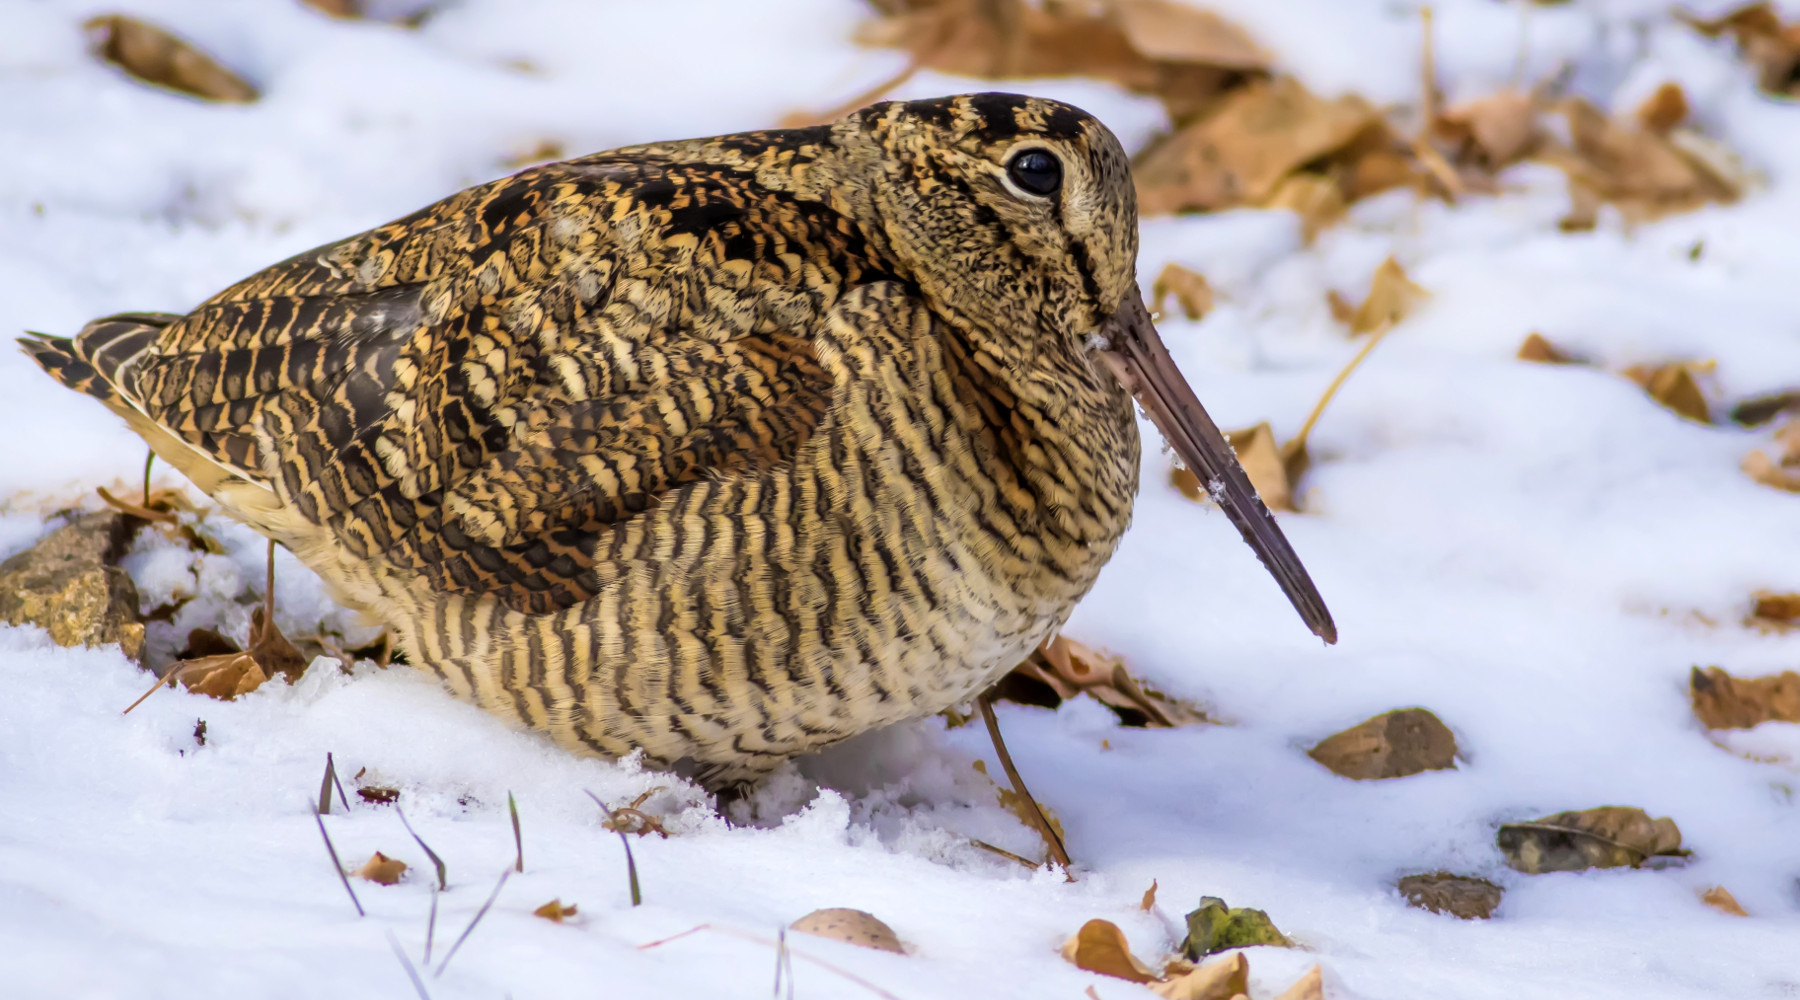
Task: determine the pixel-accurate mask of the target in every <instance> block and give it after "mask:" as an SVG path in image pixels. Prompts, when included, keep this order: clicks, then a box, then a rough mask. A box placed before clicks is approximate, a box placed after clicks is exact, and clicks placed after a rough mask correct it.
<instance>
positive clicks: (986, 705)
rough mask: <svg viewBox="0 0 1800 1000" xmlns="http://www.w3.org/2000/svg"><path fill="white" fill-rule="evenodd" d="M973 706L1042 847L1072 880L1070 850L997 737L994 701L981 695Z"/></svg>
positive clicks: (1004, 742) (1003, 742)
mask: <svg viewBox="0 0 1800 1000" xmlns="http://www.w3.org/2000/svg"><path fill="white" fill-rule="evenodd" d="M975 704H976V706H977V707H978V708H980V709H981V721H982V722H984V723H986V724H987V731H988V738H989V739H991V740H993V742H994V753H995V754H996V755H997V756H998V757H999V758H1000V766H1001V768H1003V769H1004V770H1005V771H1006V780H1007V781H1009V782H1011V783H1012V787H1013V791H1014V792H1015V793H1016V794H1017V795H1018V796H1019V798H1020V799H1022V800H1023V801H1024V802H1025V804H1026V805H1028V806H1030V809H1029V810H1028V813H1029V815H1030V816H1032V817H1033V818H1034V819H1036V820H1037V828H1038V835H1039V836H1041V837H1043V838H1044V844H1045V846H1047V847H1048V848H1049V849H1050V857H1051V858H1053V859H1055V861H1056V863H1057V864H1058V865H1060V866H1062V870H1063V875H1064V877H1065V878H1067V879H1068V880H1069V881H1071V882H1073V881H1075V874H1074V872H1073V871H1071V870H1070V869H1071V868H1072V865H1071V864H1070V862H1069V851H1068V849H1067V848H1065V847H1064V846H1063V842H1062V837H1061V836H1059V835H1058V834H1057V832H1056V828H1055V827H1053V826H1051V825H1050V818H1049V817H1048V816H1045V815H1044V810H1043V809H1042V807H1040V806H1039V805H1038V804H1037V800H1036V799H1034V798H1032V797H1031V792H1029V791H1028V790H1026V788H1025V779H1023V778H1021V777H1019V769H1018V768H1016V767H1014V766H1013V760H1012V754H1010V753H1008V752H1007V750H1006V741H1005V740H1002V739H1001V738H1000V720H999V719H997V718H995V716H994V703H993V701H992V700H991V699H990V698H989V697H988V696H987V695H986V694H983V695H981V696H980V697H978V698H976V699H975Z"/></svg>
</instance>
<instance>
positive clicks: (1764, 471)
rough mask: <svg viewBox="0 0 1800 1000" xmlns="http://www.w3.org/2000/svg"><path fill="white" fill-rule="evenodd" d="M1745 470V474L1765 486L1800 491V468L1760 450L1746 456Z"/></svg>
mask: <svg viewBox="0 0 1800 1000" xmlns="http://www.w3.org/2000/svg"><path fill="white" fill-rule="evenodd" d="M1743 470H1744V475H1746V476H1749V477H1750V478H1751V479H1754V480H1756V481H1757V482H1759V483H1761V484H1763V485H1764V486H1773V487H1775V488H1776V489H1778V490H1786V491H1788V492H1789V493H1800V470H1794V469H1790V468H1788V467H1787V463H1785V462H1777V461H1775V460H1774V459H1772V458H1770V457H1769V456H1768V455H1766V454H1764V453H1763V452H1762V451H1760V450H1758V451H1752V452H1751V453H1750V454H1748V455H1745V456H1744V464H1743Z"/></svg>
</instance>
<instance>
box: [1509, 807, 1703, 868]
mask: <svg viewBox="0 0 1800 1000" xmlns="http://www.w3.org/2000/svg"><path fill="white" fill-rule="evenodd" d="M1495 842H1496V843H1497V844H1498V845H1499V847H1500V852H1501V853H1502V854H1504V855H1505V856H1506V863H1507V864H1508V865H1511V866H1512V867H1513V868H1515V869H1517V870H1519V871H1522V872H1524V873H1525V874H1527V875H1539V874H1542V873H1544V872H1573V871H1581V870H1582V869H1584V868H1624V867H1632V868H1635V867H1638V866H1639V865H1642V864H1644V863H1645V862H1646V861H1649V860H1650V859H1651V858H1655V857H1684V856H1686V855H1687V853H1688V852H1686V851H1683V850H1682V849H1681V830H1680V829H1679V828H1677V827H1676V826H1675V821H1674V820H1672V819H1669V818H1668V817H1666V816H1664V817H1660V818H1657V819H1652V818H1650V814H1649V813H1646V812H1644V811H1643V810H1642V809H1633V808H1631V807H1629V806H1602V807H1600V808H1598V809H1584V810H1582V811H1580V812H1560V813H1556V814H1554V815H1551V816H1545V817H1544V818H1543V819H1538V820H1532V821H1530V822H1528V823H1507V824H1505V825H1503V826H1501V827H1500V832H1499V834H1498V835H1497V836H1496V837H1495Z"/></svg>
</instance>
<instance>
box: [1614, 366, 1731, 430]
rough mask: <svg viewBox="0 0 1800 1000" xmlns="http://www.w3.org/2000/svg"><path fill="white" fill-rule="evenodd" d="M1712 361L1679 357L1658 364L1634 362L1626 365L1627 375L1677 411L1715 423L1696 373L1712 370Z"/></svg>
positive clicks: (1653, 396) (1700, 420) (1700, 421)
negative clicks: (1637, 363) (1672, 360)
mask: <svg viewBox="0 0 1800 1000" xmlns="http://www.w3.org/2000/svg"><path fill="white" fill-rule="evenodd" d="M1712 368H1713V363H1712V362H1710V361H1676V362H1671V363H1669V364H1666V365H1659V366H1657V367H1654V368H1652V367H1649V366H1646V365H1633V366H1631V367H1630V368H1627V369H1625V377H1626V378H1629V379H1631V380H1632V381H1633V382H1636V383H1637V384H1638V385H1641V386H1643V387H1644V391H1645V392H1647V393H1649V394H1650V398H1651V399H1654V400H1656V401H1657V402H1659V403H1661V404H1662V405H1664V406H1666V407H1668V408H1669V409H1671V410H1674V411H1675V412H1676V413H1679V414H1681V415H1682V416H1684V417H1686V418H1688V419H1689V420H1693V421H1697V422H1699V423H1702V424H1709V423H1712V411H1711V409H1709V408H1708V407H1707V405H1706V394H1705V393H1703V392H1701V391H1700V382H1699V380H1698V379H1696V378H1695V376H1696V375H1699V374H1705V373H1707V372H1710V371H1711V370H1712Z"/></svg>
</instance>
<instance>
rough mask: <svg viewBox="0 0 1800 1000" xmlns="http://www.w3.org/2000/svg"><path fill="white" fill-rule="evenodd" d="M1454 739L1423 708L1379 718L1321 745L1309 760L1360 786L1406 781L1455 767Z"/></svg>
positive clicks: (1379, 716) (1445, 727) (1310, 752)
mask: <svg viewBox="0 0 1800 1000" xmlns="http://www.w3.org/2000/svg"><path fill="white" fill-rule="evenodd" d="M1456 752H1457V751H1456V736H1455V735H1454V734H1453V733H1451V732H1450V727H1449V726H1446V725H1444V724H1443V722H1442V721H1440V720H1439V719H1438V717H1437V716H1435V715H1433V714H1431V713H1430V712H1428V711H1426V710H1425V709H1423V708H1402V709H1396V710H1394V711H1392V712H1386V713H1383V714H1381V715H1377V716H1375V717H1374V718H1372V719H1369V720H1367V721H1365V722H1362V723H1360V724H1358V725H1355V726H1352V727H1350V728H1349V729H1346V730H1344V731H1343V732H1341V733H1338V734H1336V735H1334V736H1329V737H1327V738H1325V739H1324V740H1321V741H1320V742H1319V744H1318V745H1317V746H1315V747H1313V748H1312V749H1311V750H1309V751H1307V756H1309V757H1311V758H1312V759H1313V760H1316V761H1318V762H1319V763H1321V764H1323V765H1325V767H1326V768H1327V769H1329V770H1330V771H1331V772H1332V773H1333V774H1338V775H1342V776H1343V777H1346V778H1353V779H1356V780H1358V781H1371V780H1380V779H1385V778H1404V777H1407V776H1408V775H1414V774H1420V773H1422V772H1425V771H1442V770H1448V769H1450V768H1453V767H1455V766H1456Z"/></svg>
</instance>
